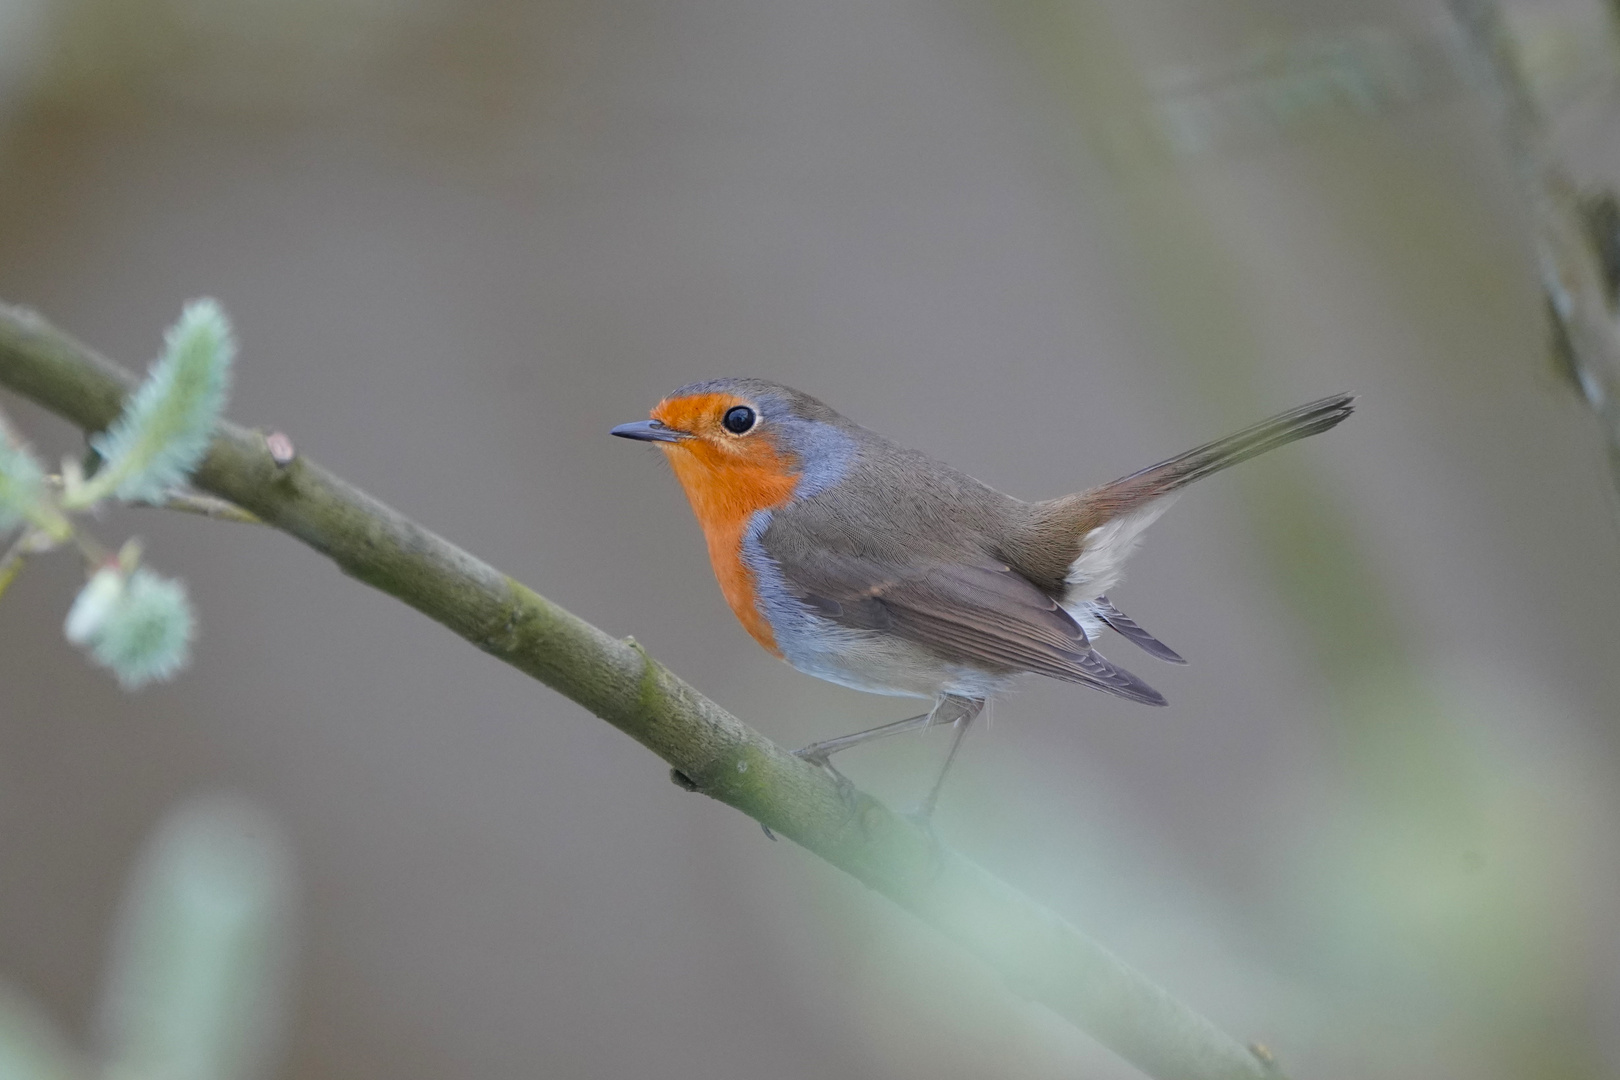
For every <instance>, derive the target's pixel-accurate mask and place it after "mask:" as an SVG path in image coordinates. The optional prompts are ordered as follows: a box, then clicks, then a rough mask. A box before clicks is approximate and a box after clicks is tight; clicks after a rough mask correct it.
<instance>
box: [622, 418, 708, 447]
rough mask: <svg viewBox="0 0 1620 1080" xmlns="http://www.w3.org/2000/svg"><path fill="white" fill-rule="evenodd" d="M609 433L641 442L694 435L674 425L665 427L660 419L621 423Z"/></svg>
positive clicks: (684, 437)
mask: <svg viewBox="0 0 1620 1080" xmlns="http://www.w3.org/2000/svg"><path fill="white" fill-rule="evenodd" d="M608 434H609V435H617V436H618V437H619V438H621V439H637V440H639V441H641V442H680V441H681V440H683V439H690V438H691V437H692V436H691V435H689V434H688V433H686V432H684V431H678V430H676V429H675V428H672V427H665V426H664V425H663V423H661V422H660V421H658V420H637V421H636V422H635V423H633V424H620V425H619V426H618V427H616V428H614V429H613V430H612V431H610V432H608Z"/></svg>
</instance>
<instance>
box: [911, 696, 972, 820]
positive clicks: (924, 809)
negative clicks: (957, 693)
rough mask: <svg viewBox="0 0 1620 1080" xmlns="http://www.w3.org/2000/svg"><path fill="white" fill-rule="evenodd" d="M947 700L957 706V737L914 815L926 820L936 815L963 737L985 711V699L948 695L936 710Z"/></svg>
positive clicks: (943, 721)
mask: <svg viewBox="0 0 1620 1080" xmlns="http://www.w3.org/2000/svg"><path fill="white" fill-rule="evenodd" d="M946 702H952V703H954V704H955V706H956V708H955V709H954V710H953V712H954V714H955V716H954V723H955V725H956V737H955V738H953V739H952V740H951V751H950V753H948V754H946V755H945V764H944V765H943V766H941V767H940V770H939V777H938V778H937V779H936V780H935V781H934V786H933V787H932V788H930V789H929V791H928V797H927V798H926V799H924V800H923V801H922V805H921V806H919V807H917V809H916V812H915V813H914V815H913V816H914V817H917V818H920V819H922V820H923V821H924V822H927V821H928V820H929V819H930V818H932V817H933V816H934V805H935V804H936V803H938V802H939V789H940V788H942V787H944V786H945V774H946V773H948V772H950V771H951V764H952V763H953V762H955V761H956V752H957V751H958V750H960V749H961V748H962V739H963V737H964V736H966V735H967V730H968V728H969V727H970V726H971V725H972V724H973V721H974V719H975V718H977V717H978V715H979V713H980V712H982V711H984V701H983V700H982V699H974V698H959V697H947V698H944V699H942V700H941V701H940V703H939V705H937V706H935V708H934V712H936V713H937V712H939V711H940V708H941V707H943V706H944V705H945V703H946ZM936 722H937V723H946V722H947V720H945V719H941V720H939V721H936Z"/></svg>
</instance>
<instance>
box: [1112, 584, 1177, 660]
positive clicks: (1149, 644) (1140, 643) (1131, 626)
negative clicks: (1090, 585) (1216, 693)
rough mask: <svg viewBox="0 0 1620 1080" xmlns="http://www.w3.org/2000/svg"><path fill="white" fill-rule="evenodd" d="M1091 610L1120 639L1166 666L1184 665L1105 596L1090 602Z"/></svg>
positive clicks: (1171, 650) (1172, 652) (1168, 647)
mask: <svg viewBox="0 0 1620 1080" xmlns="http://www.w3.org/2000/svg"><path fill="white" fill-rule="evenodd" d="M1091 610H1092V611H1093V612H1094V613H1095V614H1096V616H1097V618H1099V619H1101V620H1102V621H1103V622H1105V623H1107V624H1108V625H1109V626H1110V627H1112V628H1113V630H1114V632H1115V633H1117V634H1118V635H1119V636H1120V637H1122V638H1124V639H1125V640H1126V641H1129V642H1130V643H1131V644H1133V645H1135V646H1137V647H1138V648H1140V649H1142V650H1144V651H1145V652H1147V653H1148V654H1149V655H1150V656H1156V657H1158V658H1159V659H1160V660H1163V661H1164V662H1165V663H1168V664H1185V663H1186V662H1187V661H1185V660H1183V659H1182V658H1181V654H1180V653H1178V652H1176V650H1174V649H1172V648H1171V647H1170V646H1168V645H1166V644H1165V643H1164V642H1162V641H1160V640H1159V639H1158V638H1156V637H1154V636H1153V635H1152V634H1150V633H1148V632H1147V631H1146V630H1144V629H1142V628H1141V627H1140V626H1139V625H1137V622H1136V620H1135V619H1133V618H1131V617H1130V616H1129V615H1127V614H1125V613H1124V612H1123V611H1121V610H1119V608H1117V607H1115V606H1114V605H1113V604H1111V603H1110V602H1109V600H1108V597H1106V596H1099V597H1097V599H1095V600H1093V601H1091Z"/></svg>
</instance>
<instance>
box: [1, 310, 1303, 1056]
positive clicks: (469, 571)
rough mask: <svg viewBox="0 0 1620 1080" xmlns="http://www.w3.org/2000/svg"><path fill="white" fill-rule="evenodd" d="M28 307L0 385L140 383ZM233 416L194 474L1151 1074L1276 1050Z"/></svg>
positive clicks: (38, 397) (35, 393) (11, 319)
mask: <svg viewBox="0 0 1620 1080" xmlns="http://www.w3.org/2000/svg"><path fill="white" fill-rule="evenodd" d="M135 383H136V378H135V376H134V375H132V374H131V373H130V372H128V371H126V370H125V369H123V368H121V367H119V366H117V365H116V364H113V363H111V362H110V361H108V360H105V359H103V358H102V357H100V356H98V355H97V354H95V353H94V352H92V351H91V350H89V349H87V348H86V347H84V346H83V345H80V344H79V343H78V342H76V341H74V340H73V339H72V338H70V337H68V336H67V335H66V334H63V333H61V332H60V331H58V330H56V329H55V328H53V327H51V326H50V325H49V324H48V323H46V322H45V321H44V320H43V319H41V318H39V317H38V316H37V315H34V314H32V313H31V312H27V311H23V310H20V309H15V308H7V307H4V306H0V385H5V386H7V387H10V388H11V389H12V390H14V391H16V392H17V393H19V394H22V395H23V396H25V397H28V398H31V399H32V400H34V401H35V402H37V403H39V404H40V405H43V406H44V407H45V408H47V409H49V410H51V411H52V412H55V413H57V414H58V415H60V416H62V417H64V418H66V419H68V420H70V421H72V422H73V423H75V424H77V425H78V426H80V427H82V428H84V429H85V430H86V431H87V432H93V431H99V430H101V429H102V428H104V427H105V426H106V425H107V424H109V423H110V422H111V421H112V420H113V418H114V417H115V416H117V415H118V412H119V410H120V408H121V407H122V405H123V400H124V397H125V395H126V394H127V393H128V392H129V391H130V389H131V388H132V387H133V386H134V385H135ZM274 450H275V452H274V453H272V448H271V447H270V446H268V445H267V443H266V440H265V438H264V437H263V436H262V435H260V434H259V433H257V432H254V431H250V430H248V429H245V428H242V427H238V426H237V425H235V424H231V423H228V422H225V423H221V424H220V425H219V427H218V428H217V429H216V431H215V434H214V442H213V445H212V447H211V448H210V450H209V453H208V457H207V458H206V459H205V460H204V462H203V464H202V465H201V466H200V467H199V468H198V470H197V472H196V474H195V475H194V476H193V478H192V480H193V482H194V483H195V484H196V486H197V487H198V488H200V489H201V490H203V491H207V492H210V493H212V494H213V495H216V496H218V497H220V498H222V499H226V500H228V501H229V502H231V503H234V504H236V505H237V506H239V507H242V508H243V509H245V510H247V511H249V512H250V513H251V514H253V515H255V516H256V517H258V518H259V519H260V520H262V521H263V522H264V523H265V524H267V525H270V526H273V527H274V528H277V529H280V530H282V531H283V532H286V533H289V534H291V535H292V536H294V537H297V538H298V539H299V540H302V541H303V542H304V543H305V544H307V545H309V546H310V547H312V548H314V549H315V550H316V551H318V552H320V553H321V554H323V555H326V556H327V557H328V558H330V559H331V560H332V561H333V562H335V563H337V565H338V566H339V567H340V568H341V569H342V570H343V571H344V573H346V574H349V575H351V576H353V577H356V578H358V579H360V580H361V581H363V582H365V583H366V584H368V585H371V586H372V587H374V588H377V589H380V590H382V591H383V592H386V593H388V594H389V595H391V596H394V597H396V598H397V599H400V600H403V601H404V602H405V603H407V604H409V605H411V606H412V607H414V608H416V609H417V610H418V611H420V612H422V613H423V614H425V615H427V616H428V617H429V618H431V619H434V620H435V621H437V622H440V623H443V624H444V625H445V626H447V627H449V628H450V629H451V630H454V631H455V632H456V633H457V634H459V635H461V636H462V637H464V638H466V639H467V640H468V641H470V642H472V643H473V644H474V645H476V646H478V647H479V648H480V649H483V650H484V651H485V652H487V653H490V654H491V655H493V656H496V657H498V658H499V659H501V660H504V661H506V662H507V663H508V664H511V665H512V666H513V667H515V668H517V669H518V670H520V671H523V672H525V673H527V674H529V675H532V676H533V677H534V678H536V679H539V680H540V681H541V682H543V683H545V684H546V685H547V686H549V687H551V688H552V689H554V690H556V691H558V692H559V693H561V694H563V695H564V696H566V697H568V698H570V699H572V700H574V701H576V702H578V703H579V704H581V705H583V706H584V707H585V708H587V709H589V710H590V711H591V712H593V713H595V714H596V715H597V716H599V717H601V718H602V719H603V720H606V721H607V722H608V723H610V724H612V725H613V726H614V727H616V728H618V729H619V730H621V731H623V732H625V733H626V734H627V735H629V736H630V737H632V738H634V739H635V740H636V741H638V742H640V743H641V744H643V745H644V746H646V747H647V748H648V749H650V750H652V751H653V752H654V753H655V754H657V755H658V756H659V757H661V758H663V759H664V760H665V761H667V762H668V763H669V764H670V765H671V766H672V767H673V768H674V769H675V771H676V772H677V773H678V774H680V779H683V780H686V781H689V782H690V785H691V786H692V788H693V789H694V790H697V791H701V792H703V793H704V794H705V795H708V796H710V797H712V798H715V799H718V800H719V801H721V802H723V803H726V804H727V805H729V806H733V807H735V808H736V809H738V810H741V811H742V812H743V813H745V814H747V815H748V816H750V817H752V818H754V819H755V820H756V821H758V822H760V823H761V824H763V825H765V826H766V827H768V828H770V829H772V830H774V831H775V832H777V833H780V834H781V835H783V836H786V837H788V838H790V839H792V840H794V841H796V842H798V843H799V844H801V845H803V846H804V847H805V848H808V849H809V850H810V851H813V852H815V853H816V854H817V855H820V856H821V857H822V858H824V859H826V860H827V861H828V862H830V863H832V864H833V865H834V866H837V867H838V868H839V869H841V870H844V871H846V872H847V873H849V874H851V875H852V876H854V877H855V878H856V879H858V880H859V881H861V882H863V883H864V884H866V885H867V886H869V887H870V888H872V889H875V890H877V891H878V892H880V893H882V894H883V895H885V896H887V897H888V898H889V899H891V900H893V901H894V902H895V903H897V904H899V905H900V906H901V907H903V908H905V909H906V910H907V911H910V912H911V913H912V914H914V915H916V916H917V917H918V918H920V919H922V920H923V921H924V922H925V923H928V924H929V925H930V926H933V927H934V928H936V929H937V930H939V931H940V932H942V933H943V934H945V936H946V937H948V938H950V939H951V940H952V941H955V942H956V943H957V944H959V945H961V946H963V947H964V948H966V949H968V950H969V951H971V952H973V953H974V954H976V955H977V956H979V957H980V958H981V959H982V960H984V961H985V962H986V963H988V964H990V965H991V966H992V967H993V968H995V969H996V970H997V971H998V972H1000V973H1001V975H1002V976H1003V977H1004V978H1005V979H1006V980H1007V981H1008V983H1009V984H1011V985H1012V986H1013V987H1014V989H1016V990H1017V991H1018V992H1020V993H1022V994H1024V995H1025V996H1027V997H1029V998H1030V999H1032V1000H1035V1001H1038V1002H1041V1003H1043V1004H1045V1005H1047V1006H1048V1007H1050V1008H1051V1009H1053V1010H1054V1011H1055V1012H1057V1013H1058V1014H1059V1015H1061V1016H1063V1017H1065V1018H1066V1019H1068V1020H1069V1021H1071V1022H1072V1023H1074V1024H1076V1025H1077V1026H1079V1027H1080V1028H1082V1029H1083V1030H1085V1031H1087V1032H1089V1033H1090V1034H1091V1035H1093V1036H1094V1037H1095V1038H1096V1039H1098V1041H1100V1042H1102V1043H1103V1044H1104V1045H1106V1046H1108V1047H1110V1048H1111V1049H1113V1050H1114V1051H1116V1052H1117V1053H1119V1054H1120V1055H1121V1056H1123V1057H1124V1058H1126V1059H1127V1060H1129V1061H1131V1062H1132V1063H1133V1064H1135V1065H1136V1066H1137V1067H1139V1068H1141V1069H1142V1070H1143V1071H1144V1072H1146V1073H1148V1074H1149V1075H1151V1076H1154V1077H1159V1078H1162V1080H1237V1078H1245V1080H1262V1078H1274V1077H1276V1076H1278V1075H1279V1074H1278V1073H1277V1071H1276V1068H1275V1065H1274V1064H1273V1063H1272V1061H1271V1058H1270V1054H1269V1053H1267V1052H1265V1051H1264V1049H1263V1048H1259V1047H1257V1048H1256V1049H1255V1050H1253V1051H1250V1050H1247V1049H1245V1048H1244V1047H1242V1046H1240V1045H1239V1044H1238V1043H1237V1042H1235V1041H1234V1040H1232V1039H1231V1038H1229V1037H1228V1036H1226V1035H1225V1034H1223V1033H1222V1032H1221V1031H1219V1030H1218V1029H1217V1028H1216V1027H1215V1026H1214V1025H1213V1024H1212V1023H1210V1022H1209V1021H1208V1020H1206V1019H1205V1018H1204V1017H1202V1016H1200V1015H1198V1014H1197V1013H1195V1012H1193V1011H1192V1010H1190V1009H1189V1008H1187V1007H1186V1006H1185V1005H1183V1004H1181V1003H1180V1002H1179V1001H1177V1000H1175V999H1174V998H1172V997H1171V996H1170V995H1169V994H1167V993H1166V992H1165V991H1164V990H1162V989H1160V988H1159V987H1157V986H1155V985H1154V984H1153V983H1151V982H1149V981H1148V980H1147V979H1146V978H1144V977H1143V976H1142V975H1140V974H1139V973H1137V972H1136V971H1134V970H1133V969H1131V968H1130V967H1127V966H1126V965H1125V964H1124V963H1123V962H1122V961H1120V960H1119V959H1118V958H1117V957H1115V956H1114V955H1113V954H1112V953H1110V952H1109V951H1108V950H1107V949H1105V948H1103V947H1102V946H1101V945H1099V944H1098V943H1096V942H1095V941H1093V940H1091V939H1090V938H1088V937H1087V936H1085V935H1084V934H1083V933H1081V932H1080V931H1079V930H1077V929H1076V928H1075V927H1073V926H1071V925H1069V924H1068V923H1067V922H1065V921H1064V920H1063V919H1062V918H1060V917H1059V916H1058V915H1057V914H1055V913H1054V912H1052V911H1049V910H1048V909H1046V908H1045V907H1043V906H1041V905H1040V904H1038V903H1036V902H1035V901H1034V900H1032V899H1030V898H1029V897H1026V896H1024V895H1023V894H1022V893H1020V892H1018V891H1017V890H1015V889H1013V888H1012V887H1011V886H1009V885H1007V884H1005V883H1003V882H1001V881H1000V880H998V879H997V878H995V877H994V876H993V875H991V874H990V873H989V872H988V871H987V870H985V869H983V868H982V867H980V866H978V865H977V864H975V863H973V862H971V861H970V860H968V859H967V858H965V857H963V856H962V855H959V854H957V853H956V852H953V851H951V850H949V849H947V848H944V847H942V846H940V845H939V843H938V842H937V841H936V840H935V839H934V838H933V837H932V836H931V835H930V834H928V833H927V832H925V831H923V830H922V829H920V828H918V827H917V826H916V825H914V824H912V823H911V822H910V821H908V820H906V819H905V818H903V817H900V816H899V815H897V814H895V813H894V812H892V811H890V810H889V809H888V808H887V807H885V806H883V805H882V804H881V803H879V802H877V801H876V800H875V799H873V798H871V797H870V796H868V795H865V794H859V793H857V794H856V795H855V796H854V801H853V804H851V803H850V802H847V801H846V799H845V797H844V796H843V795H841V794H840V792H839V789H838V787H837V785H836V784H835V783H834V782H833V781H832V780H831V779H830V778H829V777H828V776H826V775H825V774H824V773H823V772H822V771H821V770H819V769H816V768H814V767H812V766H810V765H808V764H806V763H805V762H803V761H800V760H799V759H798V758H796V757H794V756H793V755H791V754H789V753H787V752H786V751H785V750H783V749H782V748H781V747H779V746H777V745H776V744H775V743H773V742H771V741H770V740H769V739H767V738H766V737H765V736H763V735H761V734H760V733H759V732H757V731H755V730H754V729H753V728H750V727H748V726H747V725H746V724H744V723H743V722H742V721H741V720H738V719H737V718H736V717H734V716H732V715H731V714H730V713H728V712H726V711H725V710H724V709H722V708H720V706H718V705H716V704H715V703H714V702H712V701H710V700H709V699H708V698H705V697H704V696H703V695H701V694H699V693H698V692H697V691H696V690H694V689H693V688H692V687H690V686H688V685H687V684H686V683H685V682H683V681H682V680H681V679H679V678H678V677H677V676H675V675H674V674H672V673H671V672H670V671H668V670H667V669H665V668H664V667H663V666H662V665H661V664H659V663H658V662H657V661H655V660H653V659H652V658H651V657H649V656H648V655H647V654H646V653H645V652H644V651H643V650H642V649H641V647H640V646H638V645H637V644H636V643H635V642H634V641H621V640H619V639H617V638H614V637H610V636H608V635H607V634H606V633H604V632H603V631H601V630H599V629H597V628H596V627H594V626H592V625H591V624H590V623H587V622H585V621H584V620H583V619H580V618H579V617H578V616H576V615H573V614H571V613H570V612H568V611H565V610H563V609H562V608H560V607H558V606H557V605H555V604H553V603H551V602H550V601H549V600H547V599H545V598H544V597H542V596H540V595H538V594H537V593H535V592H533V591H532V590H530V589H529V588H527V587H526V586H524V585H522V584H520V583H518V582H516V581H514V580H512V579H511V578H509V577H507V576H506V575H505V574H502V573H501V572H500V571H498V570H496V569H495V568H494V567H492V566H490V565H488V564H487V563H484V562H481V561H480V560H478V559H476V558H474V557H473V556H472V555H469V554H468V553H467V552H464V551H462V550H461V549H460V548H457V547H455V546H454V545H453V544H450V543H449V542H448V541H446V540H444V539H442V538H440V537H438V536H436V535H434V534H433V533H431V532H429V531H428V530H426V529H424V528H422V527H421V526H420V525H417V524H416V523H414V522H412V521H410V520H409V519H407V518H405V517H404V516H402V515H401V514H399V513H398V512H397V511H395V510H393V509H391V508H390V507H388V506H385V505H383V504H382V503H380V502H378V501H377V500H376V499H373V498H372V497H371V496H369V495H367V494H366V493H365V492H363V491H360V490H359V489H357V488H354V487H351V486H350V485H349V484H347V483H345V482H344V481H343V480H340V479H339V478H338V477H336V476H334V475H332V474H331V473H329V472H327V471H326V470H325V469H323V468H321V467H320V466H319V465H317V464H315V463H314V462H313V461H311V460H309V459H308V458H305V457H294V456H291V455H290V454H289V453H288V448H287V447H286V446H285V444H284V443H278V445H277V446H276V447H274Z"/></svg>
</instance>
